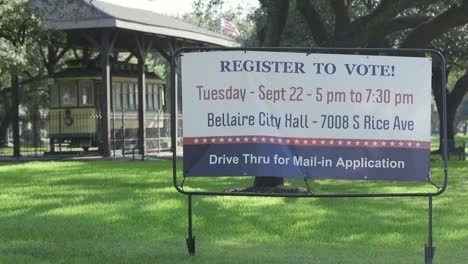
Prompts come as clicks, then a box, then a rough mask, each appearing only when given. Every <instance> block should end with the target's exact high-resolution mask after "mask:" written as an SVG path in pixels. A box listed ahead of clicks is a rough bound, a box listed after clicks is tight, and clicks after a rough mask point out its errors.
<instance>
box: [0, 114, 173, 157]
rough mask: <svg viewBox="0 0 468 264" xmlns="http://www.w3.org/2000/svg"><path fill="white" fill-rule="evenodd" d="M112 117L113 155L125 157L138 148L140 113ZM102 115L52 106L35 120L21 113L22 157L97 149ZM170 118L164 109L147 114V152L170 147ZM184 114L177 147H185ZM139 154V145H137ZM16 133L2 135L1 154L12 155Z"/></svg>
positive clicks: (159, 151) (0, 141)
mask: <svg viewBox="0 0 468 264" xmlns="http://www.w3.org/2000/svg"><path fill="white" fill-rule="evenodd" d="M110 118H111V120H110V122H111V135H110V137H111V154H112V155H113V156H125V155H130V154H132V153H133V152H134V150H133V149H134V148H136V147H138V145H139V140H138V126H139V124H138V115H137V113H135V112H125V111H119V112H113V113H111V116H110ZM101 119H102V117H101V116H100V115H99V113H96V111H95V109H93V108H90V109H72V110H69V111H68V112H67V110H64V109H55V110H54V109H51V110H50V112H49V113H48V114H47V115H40V116H38V117H36V118H35V119H32V118H29V117H28V116H22V117H21V121H20V145H21V147H20V156H21V157H38V158H39V157H43V156H51V155H52V154H74V155H82V154H86V153H89V152H96V153H97V151H98V150H99V145H100V134H99V131H100V124H101ZM170 119H171V117H170V115H169V114H164V113H162V112H147V113H146V149H145V152H146V154H147V155H157V154H159V153H161V152H163V151H170V150H171V120H170ZM181 122H182V116H179V131H178V138H179V140H178V141H177V146H178V147H179V148H180V147H181V146H182V140H181V137H182V130H181V127H182V126H181ZM137 150H138V151H137V152H135V153H136V154H137V155H139V148H137ZM13 156H14V149H13V136H12V131H11V129H9V131H8V132H7V136H6V137H4V138H0V157H8V158H9V157H13Z"/></svg>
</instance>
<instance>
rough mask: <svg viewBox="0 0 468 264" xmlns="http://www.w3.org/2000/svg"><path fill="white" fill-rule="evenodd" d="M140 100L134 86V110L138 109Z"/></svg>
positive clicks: (136, 87)
mask: <svg viewBox="0 0 468 264" xmlns="http://www.w3.org/2000/svg"><path fill="white" fill-rule="evenodd" d="M139 100H140V99H139V98H138V85H137V84H135V109H138V107H139V105H140V101H139Z"/></svg>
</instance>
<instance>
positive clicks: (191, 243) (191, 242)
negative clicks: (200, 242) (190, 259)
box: [185, 195, 195, 256]
mask: <svg viewBox="0 0 468 264" xmlns="http://www.w3.org/2000/svg"><path fill="white" fill-rule="evenodd" d="M185 242H186V243H187V250H188V253H189V255H190V256H195V236H193V229H192V195H189V196H188V237H187V239H186V240H185Z"/></svg>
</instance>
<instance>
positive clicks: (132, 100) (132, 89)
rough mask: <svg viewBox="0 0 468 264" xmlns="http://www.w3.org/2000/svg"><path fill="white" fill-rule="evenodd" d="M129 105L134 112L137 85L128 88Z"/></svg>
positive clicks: (132, 84) (131, 84)
mask: <svg viewBox="0 0 468 264" xmlns="http://www.w3.org/2000/svg"><path fill="white" fill-rule="evenodd" d="M128 103H129V107H130V109H132V110H135V84H134V83H130V84H129V86H128Z"/></svg>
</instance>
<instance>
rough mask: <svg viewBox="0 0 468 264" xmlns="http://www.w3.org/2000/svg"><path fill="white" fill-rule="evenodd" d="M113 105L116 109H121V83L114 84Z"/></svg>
mask: <svg viewBox="0 0 468 264" xmlns="http://www.w3.org/2000/svg"><path fill="white" fill-rule="evenodd" d="M114 87H115V89H114V107H115V109H117V110H121V109H122V83H115V84H114Z"/></svg>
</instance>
